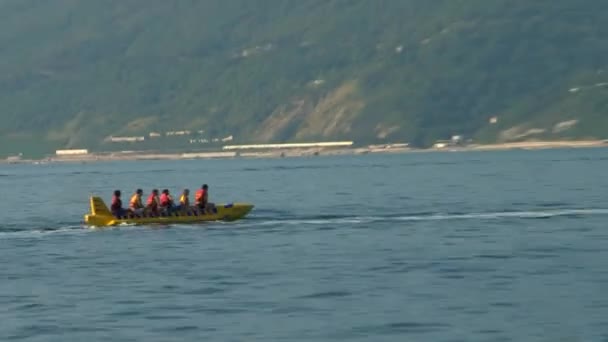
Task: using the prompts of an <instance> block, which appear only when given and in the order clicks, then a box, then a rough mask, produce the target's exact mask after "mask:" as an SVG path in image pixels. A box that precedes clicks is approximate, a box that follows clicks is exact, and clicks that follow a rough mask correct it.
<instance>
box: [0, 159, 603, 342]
mask: <svg viewBox="0 0 608 342" xmlns="http://www.w3.org/2000/svg"><path fill="white" fill-rule="evenodd" d="M607 172H608V149H585V150H552V151H536V152H531V151H509V152H492V153H489V152H485V153H483V152H480V153H476V152H469V153H412V154H401V155H367V156H356V157H355V156H349V157H316V158H310V159H306V158H301V159H275V160H198V161H180V162H170V161H150V162H116V163H98V164H83V165H80V164H70V165H68V164H65V165H60V164H53V165H0V189H2V190H3V192H4V196H3V197H2V201H0V259H1V260H2V267H0V341H62V342H65V341H87V342H95V341H150V342H151V341H248V342H251V341H608V226H607V224H606V222H607V219H608V178H607V176H606V175H607ZM202 183H208V184H209V185H210V190H211V197H212V200H213V201H215V202H231V201H245V202H252V203H254V204H255V205H256V208H255V209H254V211H253V212H252V213H251V216H250V217H248V218H247V219H245V220H243V221H239V222H233V223H210V224H202V225H196V226H186V225H176V226H169V227H120V228H117V229H105V230H101V229H97V230H93V229H87V228H85V227H83V226H82V219H83V218H82V216H83V214H84V213H85V212H86V211H87V210H88V203H87V196H88V195H89V194H91V193H95V194H100V195H102V196H103V197H104V198H105V199H106V200H107V201H109V199H110V195H111V191H112V190H114V189H115V188H117V189H121V190H122V191H123V193H125V195H127V196H126V197H127V198H125V199H124V201H127V200H128V195H130V194H131V192H132V191H133V190H134V189H135V188H136V187H142V188H144V189H145V192H146V195H147V192H148V191H149V190H150V189H151V188H153V187H156V188H161V189H162V188H165V187H167V188H169V189H171V190H172V192H174V193H178V192H179V191H180V190H181V189H182V188H183V187H189V188H190V189H195V188H197V187H199V186H200V185H201V184H202Z"/></svg>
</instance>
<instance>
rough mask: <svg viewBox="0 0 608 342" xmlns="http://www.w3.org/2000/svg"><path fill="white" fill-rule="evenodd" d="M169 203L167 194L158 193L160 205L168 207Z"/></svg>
mask: <svg viewBox="0 0 608 342" xmlns="http://www.w3.org/2000/svg"><path fill="white" fill-rule="evenodd" d="M170 204H171V200H170V199H169V195H167V194H162V195H160V206H161V207H168V206H169V205H170Z"/></svg>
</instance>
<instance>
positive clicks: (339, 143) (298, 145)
mask: <svg viewBox="0 0 608 342" xmlns="http://www.w3.org/2000/svg"><path fill="white" fill-rule="evenodd" d="M352 145H353V142H352V141H329V142H315V143H291V144H256V145H226V146H224V147H222V149H224V150H251V149H273V148H310V147H349V146H352Z"/></svg>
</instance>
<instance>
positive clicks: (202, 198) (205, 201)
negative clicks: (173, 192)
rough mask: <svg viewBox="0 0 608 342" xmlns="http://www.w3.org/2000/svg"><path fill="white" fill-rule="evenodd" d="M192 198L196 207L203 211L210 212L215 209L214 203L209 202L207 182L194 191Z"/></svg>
mask: <svg viewBox="0 0 608 342" xmlns="http://www.w3.org/2000/svg"><path fill="white" fill-rule="evenodd" d="M194 199H195V202H196V207H197V208H198V209H199V210H200V211H202V212H203V213H212V212H214V211H215V204H213V203H210V202H209V186H208V185H207V184H203V186H201V188H200V189H198V190H197V191H196V195H195V197H194Z"/></svg>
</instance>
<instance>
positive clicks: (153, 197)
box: [146, 189, 160, 214]
mask: <svg viewBox="0 0 608 342" xmlns="http://www.w3.org/2000/svg"><path fill="white" fill-rule="evenodd" d="M159 202H160V201H159V199H158V189H154V190H152V193H150V195H149V196H148V200H147V201H146V209H148V210H150V211H151V212H153V213H155V214H156V213H158V206H159V204H160V203H159Z"/></svg>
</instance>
